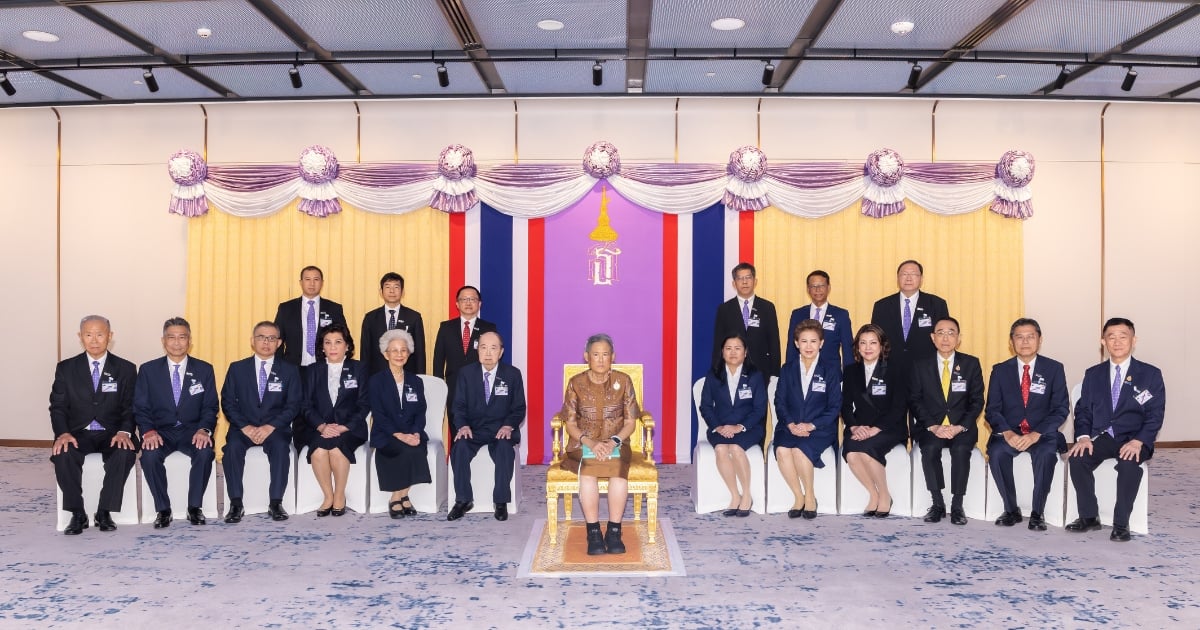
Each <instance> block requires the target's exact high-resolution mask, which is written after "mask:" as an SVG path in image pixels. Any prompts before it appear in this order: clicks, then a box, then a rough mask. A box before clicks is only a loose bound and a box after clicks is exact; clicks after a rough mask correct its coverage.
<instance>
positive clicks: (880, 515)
mask: <svg viewBox="0 0 1200 630" xmlns="http://www.w3.org/2000/svg"><path fill="white" fill-rule="evenodd" d="M895 504H896V500H895V499H891V500H890V501H888V509H886V510H876V512H875V518H887V517H888V515H890V514H891V513H892V506H893V505H895Z"/></svg>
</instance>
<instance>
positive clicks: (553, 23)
mask: <svg viewBox="0 0 1200 630" xmlns="http://www.w3.org/2000/svg"><path fill="white" fill-rule="evenodd" d="M537 27H538V28H540V29H542V30H543V31H561V30H562V27H563V23H562V22H559V21H558V20H542V21H540V22H538V23H537Z"/></svg>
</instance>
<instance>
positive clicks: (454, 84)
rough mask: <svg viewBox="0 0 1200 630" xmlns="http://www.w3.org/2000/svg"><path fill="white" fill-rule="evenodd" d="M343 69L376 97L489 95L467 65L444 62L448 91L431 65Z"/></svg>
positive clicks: (351, 66)
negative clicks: (414, 76) (448, 76)
mask: <svg viewBox="0 0 1200 630" xmlns="http://www.w3.org/2000/svg"><path fill="white" fill-rule="evenodd" d="M345 67H346V70H348V71H349V72H350V74H353V75H354V76H355V77H356V78H358V80H359V81H362V84H363V85H365V86H367V89H368V90H371V94H373V95H375V96H421V95H427V94H437V95H441V96H448V95H457V94H463V95H480V94H487V93H488V91H487V87H486V86H484V84H483V81H482V80H481V79H480V78H479V73H478V72H476V71H475V68H474V66H473V65H472V64H469V63H455V62H453V61H448V62H446V70H448V71H449V73H450V87H441V86H440V85H438V79H437V73H436V72H435V71H434V70H435V68H436V67H437V66H435V65H434V63H433V62H432V61H431V62H429V63H428V64H412V63H405V64H397V63H348V64H345ZM414 74H419V75H421V78H419V79H414V78H413V75H414ZM306 78H307V77H306ZM306 84H307V82H306Z"/></svg>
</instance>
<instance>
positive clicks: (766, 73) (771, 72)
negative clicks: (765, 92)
mask: <svg viewBox="0 0 1200 630" xmlns="http://www.w3.org/2000/svg"><path fill="white" fill-rule="evenodd" d="M774 78H775V64H773V63H771V62H770V61H768V62H767V65H765V66H763V80H762V84H763V85H765V86H769V85H771V79H774Z"/></svg>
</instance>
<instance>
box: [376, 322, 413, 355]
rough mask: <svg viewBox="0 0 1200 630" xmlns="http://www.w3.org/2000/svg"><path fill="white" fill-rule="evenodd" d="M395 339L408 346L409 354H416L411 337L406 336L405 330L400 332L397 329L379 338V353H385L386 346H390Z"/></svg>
mask: <svg viewBox="0 0 1200 630" xmlns="http://www.w3.org/2000/svg"><path fill="white" fill-rule="evenodd" d="M397 339H400V340H403V341H404V345H406V346H408V352H409V354H411V353H413V352H416V350H417V344H416V342H415V341H413V338H412V335H410V334H408V331H407V330H400V329H399V328H394V329H392V330H389V331H387V332H385V333H383V335H382V336H380V337H379V352H381V353H383V352H387V349H388V346H390V345H392V342H393V341H395V340H397Z"/></svg>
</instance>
